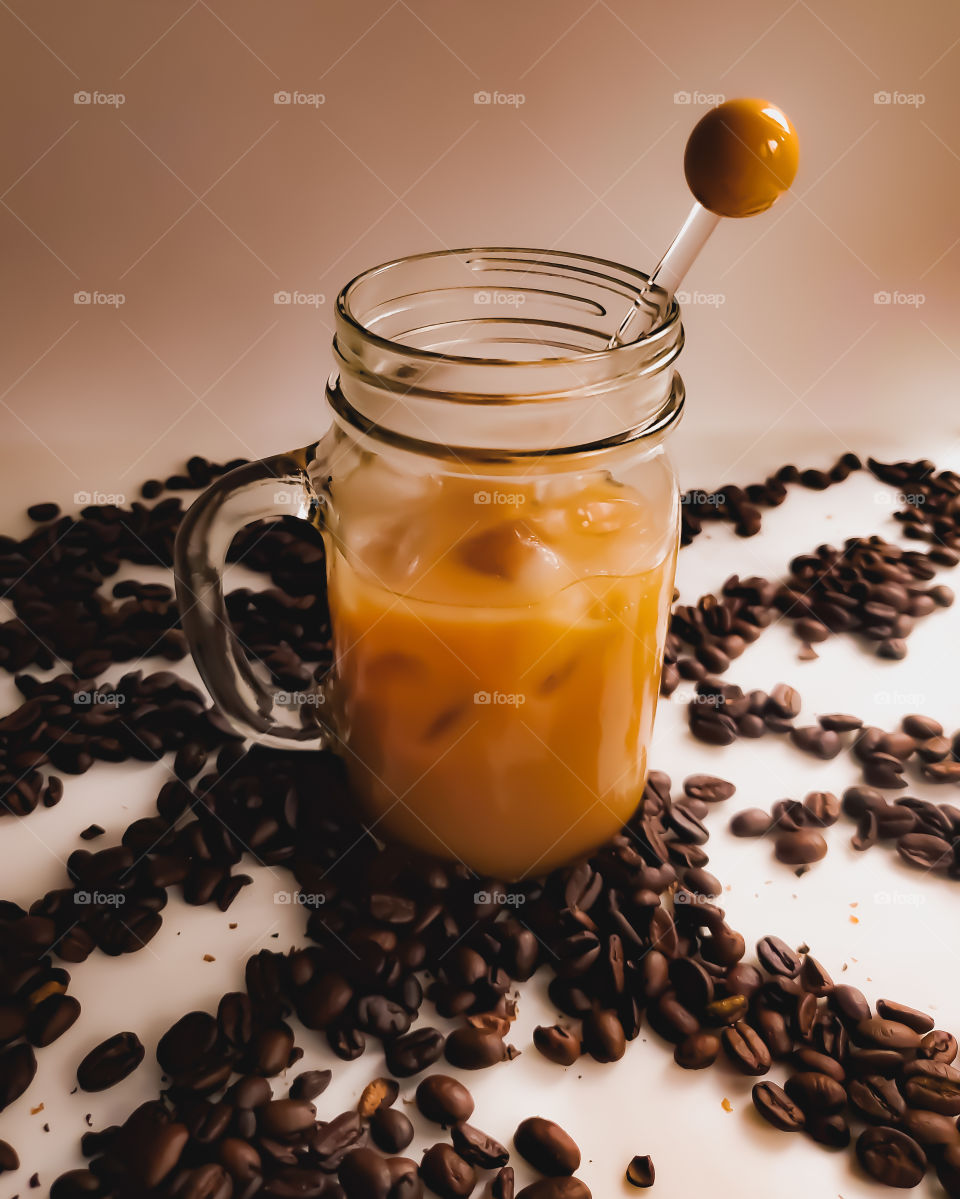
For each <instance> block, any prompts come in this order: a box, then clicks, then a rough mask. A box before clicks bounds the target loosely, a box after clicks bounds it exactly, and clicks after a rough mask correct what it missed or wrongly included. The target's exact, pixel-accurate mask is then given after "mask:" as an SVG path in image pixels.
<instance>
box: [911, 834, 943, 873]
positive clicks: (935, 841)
mask: <svg viewBox="0 0 960 1199" xmlns="http://www.w3.org/2000/svg"><path fill="white" fill-rule="evenodd" d="M897 853H898V854H899V855H900V857H901V858H902V859H903V860H904V861H905V862H906V863H907V864H908V865H910V866H917V867H919V869H921V870H935V871H946V870H948V869H949V868H950V867H951V866H952V865H953V861H954V855H953V847H952V846H951V844H950V842H949V841H945V840H944V839H943V838H942V837H936V836H931V835H930V834H928V833H907V834H906V835H905V836H903V837H900V838H898V840H897Z"/></svg>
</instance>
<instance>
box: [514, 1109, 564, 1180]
mask: <svg viewBox="0 0 960 1199" xmlns="http://www.w3.org/2000/svg"><path fill="white" fill-rule="evenodd" d="M513 1143H514V1145H515V1147H516V1150H517V1152H518V1153H519V1154H520V1156H521V1157H522V1158H524V1160H525V1161H528V1162H529V1163H530V1165H531V1166H533V1168H534V1169H535V1170H537V1171H539V1172H540V1173H541V1174H546V1175H548V1176H549V1177H551V1178H555V1177H558V1176H559V1175H570V1174H575V1173H576V1172H577V1170H578V1169H579V1168H580V1150H579V1148H578V1147H577V1144H576V1142H575V1141H574V1139H573V1138H572V1137H571V1136H570V1134H569V1133H567V1132H564V1130H563V1129H562V1128H561V1127H560V1125H559V1124H555V1123H554V1122H553V1121H552V1120H544V1119H543V1118H542V1117H540V1116H531V1117H530V1118H529V1119H527V1120H523V1121H522V1122H521V1123H520V1125H519V1126H518V1127H517V1131H516V1132H515V1133H514V1134H513Z"/></svg>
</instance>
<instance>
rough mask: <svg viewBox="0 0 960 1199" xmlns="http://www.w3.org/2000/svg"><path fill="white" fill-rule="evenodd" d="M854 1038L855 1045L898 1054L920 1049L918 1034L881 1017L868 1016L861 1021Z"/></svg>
mask: <svg viewBox="0 0 960 1199" xmlns="http://www.w3.org/2000/svg"><path fill="white" fill-rule="evenodd" d="M854 1036H855V1038H856V1041H857V1044H859V1045H866V1046H868V1047H869V1046H872V1047H874V1048H876V1049H895V1050H897V1051H898V1052H900V1051H902V1050H905V1049H912V1050H917V1049H919V1048H920V1035H919V1033H916V1032H914V1030H913V1029H912V1028H910V1027H909V1026H908V1025H906V1024H901V1023H899V1022H898V1021H896V1020H885V1019H884V1018H883V1017H882V1016H870V1017H869V1018H868V1019H866V1020H861V1021H860V1023H859V1024H857V1026H856V1028H855V1029H854Z"/></svg>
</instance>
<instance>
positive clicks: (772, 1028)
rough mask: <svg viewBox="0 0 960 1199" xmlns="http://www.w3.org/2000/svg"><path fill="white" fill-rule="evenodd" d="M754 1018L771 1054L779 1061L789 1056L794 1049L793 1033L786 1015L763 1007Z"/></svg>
mask: <svg viewBox="0 0 960 1199" xmlns="http://www.w3.org/2000/svg"><path fill="white" fill-rule="evenodd" d="M754 1019H755V1021H756V1024H757V1031H758V1032H759V1033H760V1036H761V1037H762V1038H763V1040H764V1042H765V1043H766V1046H767V1048H768V1049H769V1050H770V1056H771V1057H772V1058H775V1059H776V1060H777V1061H780V1060H782V1059H783V1058H785V1057H789V1055H790V1053H791V1052H792V1050H793V1035H792V1033H791V1032H790V1026H789V1024H788V1023H787V1020H786V1017H785V1016H784V1015H783V1014H782V1013H781V1012H773V1011H770V1010H769V1009H767V1008H761V1009H760V1010H759V1011H758V1012H757V1013H756V1016H755V1017H754Z"/></svg>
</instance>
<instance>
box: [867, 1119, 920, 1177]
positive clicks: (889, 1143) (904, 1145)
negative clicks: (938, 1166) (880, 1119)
mask: <svg viewBox="0 0 960 1199" xmlns="http://www.w3.org/2000/svg"><path fill="white" fill-rule="evenodd" d="M857 1159H858V1160H859V1162H860V1165H861V1166H863V1168H864V1170H866V1172H867V1173H868V1174H869V1175H870V1177H871V1178H875V1179H876V1180H877V1181H878V1182H882V1183H885V1184H886V1185H887V1186H894V1187H904V1188H909V1187H915V1186H917V1185H918V1184H919V1182H920V1181H921V1179H922V1178H923V1176H924V1174H925V1173H926V1170H927V1157H926V1154H925V1153H924V1152H923V1150H922V1149H921V1148H920V1146H919V1145H918V1144H917V1142H916V1141H915V1140H913V1138H912V1137H909V1136H907V1134H906V1133H904V1132H900V1131H899V1130H898V1129H896V1128H868V1129H866V1130H865V1131H864V1132H862V1133H861V1134H860V1136H859V1137H858V1138H857Z"/></svg>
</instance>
